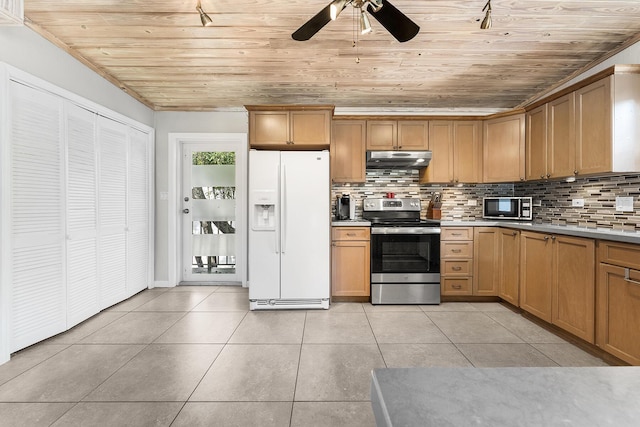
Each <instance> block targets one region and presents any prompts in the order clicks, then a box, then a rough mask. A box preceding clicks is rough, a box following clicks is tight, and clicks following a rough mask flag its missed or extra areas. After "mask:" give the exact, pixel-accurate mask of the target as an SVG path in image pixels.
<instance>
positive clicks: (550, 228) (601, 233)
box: [440, 221, 640, 244]
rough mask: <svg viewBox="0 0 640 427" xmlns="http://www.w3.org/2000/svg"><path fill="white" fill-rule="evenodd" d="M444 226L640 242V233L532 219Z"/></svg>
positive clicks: (447, 223)
mask: <svg viewBox="0 0 640 427" xmlns="http://www.w3.org/2000/svg"><path fill="white" fill-rule="evenodd" d="M440 225H441V226H442V227H507V228H514V229H517V230H529V231H536V232H539V233H551V234H563V235H566V236H575V237H586V238H589V239H602V240H612V241H615V242H625V243H635V244H640V233H638V232H635V231H618V230H611V229H608V228H585V227H576V226H571V225H552V224H536V223H532V222H531V221H528V222H523V221H442V222H441V223H440Z"/></svg>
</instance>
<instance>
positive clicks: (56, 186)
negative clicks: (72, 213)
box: [9, 82, 66, 351]
mask: <svg viewBox="0 0 640 427" xmlns="http://www.w3.org/2000/svg"><path fill="white" fill-rule="evenodd" d="M9 90H10V97H11V115H10V116H11V118H10V126H11V129H10V135H11V136H10V139H11V173H10V175H11V184H10V186H11V188H10V197H11V208H10V212H11V214H10V222H11V226H10V229H11V237H10V238H11V263H10V265H11V267H10V268H11V285H12V286H11V287H12V289H11V325H10V330H11V337H10V348H11V351H15V350H18V349H21V348H24V347H26V346H28V345H31V344H33V343H35V342H38V341H40V340H42V339H44V338H47V337H50V336H52V335H55V334H57V333H59V332H62V331H64V330H65V329H66V301H65V271H64V262H65V247H64V244H65V240H64V237H65V233H64V197H65V195H64V188H65V186H64V162H63V143H62V141H63V139H62V100H61V99H60V98H58V97H56V96H53V95H51V94H49V93H46V92H41V91H38V90H36V89H32V88H30V87H27V86H24V85H22V84H20V83H16V82H11V83H10V89H9Z"/></svg>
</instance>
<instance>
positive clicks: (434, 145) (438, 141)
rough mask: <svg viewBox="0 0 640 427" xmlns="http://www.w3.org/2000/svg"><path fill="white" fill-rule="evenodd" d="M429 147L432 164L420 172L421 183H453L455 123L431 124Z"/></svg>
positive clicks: (439, 121)
mask: <svg viewBox="0 0 640 427" xmlns="http://www.w3.org/2000/svg"><path fill="white" fill-rule="evenodd" d="M429 147H430V149H431V152H432V158H431V162H429V166H427V167H426V168H424V169H421V170H420V182H421V183H427V182H429V183H437V182H453V122H451V121H442V120H436V121H431V122H429Z"/></svg>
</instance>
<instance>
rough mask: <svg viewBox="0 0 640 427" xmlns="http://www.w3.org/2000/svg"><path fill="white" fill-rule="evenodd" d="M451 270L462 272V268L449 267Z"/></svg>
mask: <svg viewBox="0 0 640 427" xmlns="http://www.w3.org/2000/svg"><path fill="white" fill-rule="evenodd" d="M451 269H452V270H453V271H460V270H462V267H451Z"/></svg>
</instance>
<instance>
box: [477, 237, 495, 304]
mask: <svg viewBox="0 0 640 427" xmlns="http://www.w3.org/2000/svg"><path fill="white" fill-rule="evenodd" d="M498 243H499V240H498V229H497V228H494V227H475V228H474V236H473V295H482V296H496V295H498V277H499V276H498V266H499V263H498V259H499V258H498V256H499V251H498V249H499V248H498Z"/></svg>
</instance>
